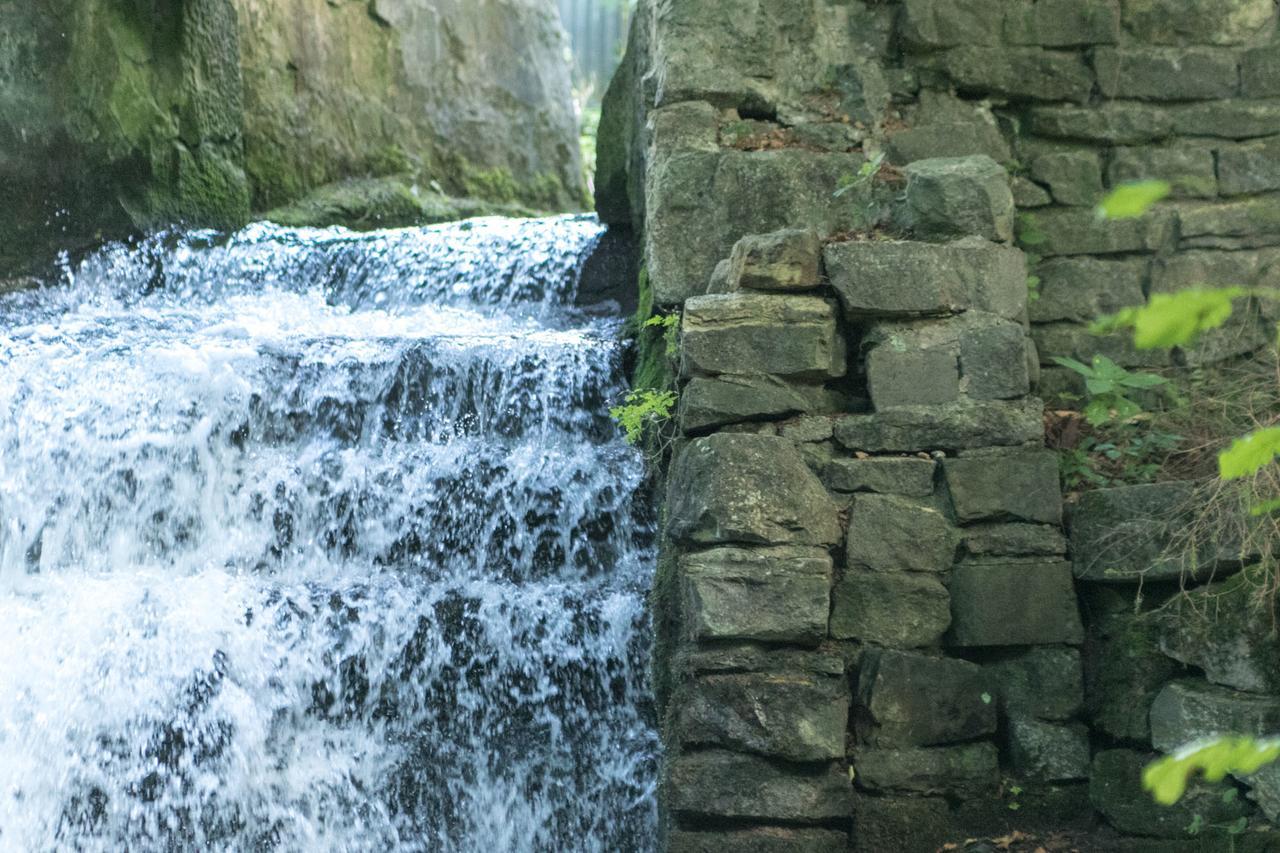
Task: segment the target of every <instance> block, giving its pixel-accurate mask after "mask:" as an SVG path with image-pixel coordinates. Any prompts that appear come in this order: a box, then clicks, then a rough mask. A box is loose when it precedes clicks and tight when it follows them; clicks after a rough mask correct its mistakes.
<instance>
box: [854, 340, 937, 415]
mask: <svg viewBox="0 0 1280 853" xmlns="http://www.w3.org/2000/svg"><path fill="white" fill-rule="evenodd" d="M866 366H867V368H866V369H867V390H868V391H869V392H870V394H871V402H872V405H874V406H875V409H876V411H884V410H886V409H892V408H895V407H899V406H937V405H941V404H943V403H952V402H955V401H956V400H958V399H959V398H960V353H959V347H958V344H956V343H955V342H950V345H948V342H945V341H943V342H938V343H937V344H936V345H935V346H933V347H928V344H926V342H925V341H924V340H922V336H920V335H916V334H912V333H910V332H909V331H907V332H905V333H901V334H900V333H898V332H888V333H887V334H885V335H884V340H883V342H876V343H874V344H873V345H872V346H870V347H869V349H868V350H867V354H866Z"/></svg>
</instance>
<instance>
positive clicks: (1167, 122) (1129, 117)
mask: <svg viewBox="0 0 1280 853" xmlns="http://www.w3.org/2000/svg"><path fill="white" fill-rule="evenodd" d="M1028 129H1029V130H1030V131H1031V132H1032V133H1035V134H1038V135H1040V136H1048V137H1051V138H1054V139H1076V140H1081V141H1083V142H1095V143H1109V144H1112V145H1141V144H1143V143H1146V142H1155V141H1158V140H1161V139H1164V138H1166V137H1167V136H1169V134H1170V133H1172V132H1173V116H1172V115H1170V113H1169V111H1168V110H1165V109H1162V108H1161V107H1156V106H1151V105H1148V104H1142V103H1134V102H1115V101H1108V102H1105V103H1103V104H1102V105H1101V106H1098V107H1060V106H1053V107H1034V108H1032V110H1031V111H1030V115H1029V123H1028Z"/></svg>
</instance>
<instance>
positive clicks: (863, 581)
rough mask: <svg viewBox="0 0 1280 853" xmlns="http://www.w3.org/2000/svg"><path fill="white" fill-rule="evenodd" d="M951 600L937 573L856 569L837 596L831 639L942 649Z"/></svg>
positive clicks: (843, 579) (840, 585) (847, 574)
mask: <svg viewBox="0 0 1280 853" xmlns="http://www.w3.org/2000/svg"><path fill="white" fill-rule="evenodd" d="M950 624H951V597H950V595H948V593H947V588H946V587H945V586H943V585H942V581H941V580H939V579H938V578H937V577H936V576H934V575H919V574H911V573H905V572H904V573H890V572H872V571H865V570H857V569H851V570H849V571H846V572H845V573H844V575H843V577H841V579H840V580H839V582H837V583H836V586H835V590H834V591H833V592H832V596H831V636H833V637H835V638H836V639H839V640H858V641H860V642H864V643H874V644H876V645H882V646H895V647H898V648H922V647H925V646H933V645H937V643H938V642H939V641H940V640H941V639H942V636H943V635H944V634H945V633H946V632H947V628H948V626H950Z"/></svg>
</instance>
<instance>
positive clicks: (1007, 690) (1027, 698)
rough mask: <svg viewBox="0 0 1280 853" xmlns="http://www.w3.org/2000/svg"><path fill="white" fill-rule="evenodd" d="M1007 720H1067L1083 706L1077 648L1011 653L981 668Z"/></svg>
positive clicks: (1082, 670)
mask: <svg viewBox="0 0 1280 853" xmlns="http://www.w3.org/2000/svg"><path fill="white" fill-rule="evenodd" d="M984 668H985V669H986V670H987V672H988V673H990V674H991V676H992V678H993V679H994V681H995V683H996V684H997V685H998V688H999V696H1000V706H1001V708H1002V709H1003V711H1004V713H1005V714H1006V715H1007V716H1009V717H1018V718H1023V719H1027V718H1032V719H1039V720H1069V719H1071V718H1072V717H1074V716H1075V715H1076V714H1078V713H1080V711H1081V709H1082V708H1083V707H1084V667H1083V665H1082V664H1081V660H1080V652H1079V651H1078V650H1076V649H1070V648H1062V647H1056V646H1042V647H1037V648H1033V649H1026V650H1021V651H1016V652H1010V653H1007V654H1004V655H1001V656H1000V657H997V658H995V659H993V660H991V661H989V662H988V663H986V664H985V665H984Z"/></svg>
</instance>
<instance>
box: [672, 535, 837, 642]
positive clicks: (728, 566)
mask: <svg viewBox="0 0 1280 853" xmlns="http://www.w3.org/2000/svg"><path fill="white" fill-rule="evenodd" d="M831 579H832V565H831V557H830V555H829V554H828V553H827V552H826V551H825V550H823V549H821V548H790V547H781V548H758V549H746V548H715V549H713V550H710V551H699V552H697V553H693V554H685V555H684V556H682V557H681V558H680V583H681V597H680V600H681V622H682V624H683V626H684V630H685V633H686V635H687V636H688V637H689V638H690V639H693V640H760V641H764V642H783V643H798V644H801V645H817V644H818V643H820V642H822V640H823V639H824V638H825V637H826V635H827V614H828V612H829V611H830V607H831Z"/></svg>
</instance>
